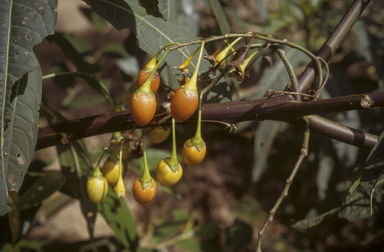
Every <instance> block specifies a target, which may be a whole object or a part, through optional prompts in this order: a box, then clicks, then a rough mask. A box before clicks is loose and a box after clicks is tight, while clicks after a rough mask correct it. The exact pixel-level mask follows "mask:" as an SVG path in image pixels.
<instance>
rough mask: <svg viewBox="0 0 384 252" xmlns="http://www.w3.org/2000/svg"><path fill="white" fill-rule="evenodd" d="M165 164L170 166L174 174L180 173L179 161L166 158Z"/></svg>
mask: <svg viewBox="0 0 384 252" xmlns="http://www.w3.org/2000/svg"><path fill="white" fill-rule="evenodd" d="M164 162H165V163H166V164H167V165H168V166H169V168H170V169H171V170H172V171H173V172H177V171H179V169H180V166H179V165H180V163H179V160H178V159H176V161H175V160H172V156H171V157H167V158H164Z"/></svg>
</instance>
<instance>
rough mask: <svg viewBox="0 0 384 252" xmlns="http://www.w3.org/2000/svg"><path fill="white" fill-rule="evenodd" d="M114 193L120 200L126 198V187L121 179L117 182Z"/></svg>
mask: <svg viewBox="0 0 384 252" xmlns="http://www.w3.org/2000/svg"><path fill="white" fill-rule="evenodd" d="M113 191H114V192H115V193H116V195H117V197H118V198H121V197H124V196H125V193H126V190H125V185H124V182H123V179H122V178H121V177H119V180H118V181H117V184H116V185H115V187H114V188H113Z"/></svg>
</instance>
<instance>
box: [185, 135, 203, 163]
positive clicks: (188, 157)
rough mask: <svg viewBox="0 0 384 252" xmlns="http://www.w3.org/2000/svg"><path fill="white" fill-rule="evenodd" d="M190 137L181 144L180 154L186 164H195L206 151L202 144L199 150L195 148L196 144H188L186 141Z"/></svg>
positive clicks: (201, 159) (201, 158)
mask: <svg viewBox="0 0 384 252" xmlns="http://www.w3.org/2000/svg"><path fill="white" fill-rule="evenodd" d="M190 140H191V139H188V140H187V141H185V143H184V145H183V149H182V150H181V156H182V157H183V161H184V163H185V164H186V165H188V166H195V165H197V164H199V163H200V162H201V161H203V159H204V157H205V154H206V152H207V147H206V145H205V144H204V145H203V146H202V147H201V151H200V150H199V149H197V148H196V146H193V145H192V146H188V142H189V141H190Z"/></svg>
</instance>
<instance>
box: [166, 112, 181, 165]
mask: <svg viewBox="0 0 384 252" xmlns="http://www.w3.org/2000/svg"><path fill="white" fill-rule="evenodd" d="M175 128H176V127H175V119H173V118H172V153H171V157H170V158H169V160H168V165H169V167H170V168H171V170H173V171H176V170H177V169H178V168H179V160H178V159H177V152H176V129H175Z"/></svg>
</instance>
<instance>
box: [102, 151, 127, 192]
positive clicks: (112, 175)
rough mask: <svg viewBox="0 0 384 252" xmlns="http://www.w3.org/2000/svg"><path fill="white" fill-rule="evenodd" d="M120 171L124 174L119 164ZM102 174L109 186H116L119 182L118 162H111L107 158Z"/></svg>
mask: <svg viewBox="0 0 384 252" xmlns="http://www.w3.org/2000/svg"><path fill="white" fill-rule="evenodd" d="M121 169H122V171H121V172H122V173H124V165H123V164H121ZM102 172H103V175H104V177H105V178H106V180H107V182H108V184H109V185H111V186H114V185H116V183H117V181H118V180H119V161H113V160H111V159H109V158H108V159H107V160H105V162H104V164H103V169H102Z"/></svg>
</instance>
